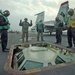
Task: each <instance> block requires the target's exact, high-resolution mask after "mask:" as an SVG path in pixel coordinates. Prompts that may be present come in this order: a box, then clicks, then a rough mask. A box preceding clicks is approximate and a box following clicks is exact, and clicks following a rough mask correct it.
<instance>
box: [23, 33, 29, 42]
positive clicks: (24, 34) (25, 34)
mask: <svg viewBox="0 0 75 75" xmlns="http://www.w3.org/2000/svg"><path fill="white" fill-rule="evenodd" d="M25 37H26V42H28V32H22V42H23V43H24V38H25Z"/></svg>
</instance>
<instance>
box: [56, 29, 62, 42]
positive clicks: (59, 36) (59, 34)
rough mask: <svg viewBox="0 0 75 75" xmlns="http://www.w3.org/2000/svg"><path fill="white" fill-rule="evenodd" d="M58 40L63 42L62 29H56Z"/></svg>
mask: <svg viewBox="0 0 75 75" xmlns="http://www.w3.org/2000/svg"><path fill="white" fill-rule="evenodd" d="M56 42H57V43H61V42H62V30H61V29H56Z"/></svg>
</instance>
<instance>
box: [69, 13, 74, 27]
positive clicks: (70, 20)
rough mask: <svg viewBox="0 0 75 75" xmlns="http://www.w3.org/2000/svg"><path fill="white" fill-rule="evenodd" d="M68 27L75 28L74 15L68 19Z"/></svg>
mask: <svg viewBox="0 0 75 75" xmlns="http://www.w3.org/2000/svg"><path fill="white" fill-rule="evenodd" d="M68 27H72V28H75V14H74V15H73V16H71V17H69V19H68Z"/></svg>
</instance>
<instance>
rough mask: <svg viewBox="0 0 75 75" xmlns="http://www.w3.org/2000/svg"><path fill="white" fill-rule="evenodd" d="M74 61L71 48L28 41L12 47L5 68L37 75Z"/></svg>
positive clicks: (18, 72)
mask: <svg viewBox="0 0 75 75" xmlns="http://www.w3.org/2000/svg"><path fill="white" fill-rule="evenodd" d="M74 63H75V52H74V51H72V50H70V49H67V48H63V47H61V46H59V45H55V44H49V43H32V44H29V43H27V44H18V45H13V46H12V47H11V49H10V52H9V55H8V59H7V62H6V64H5V66H4V69H5V70H6V71H7V72H9V73H11V74H13V75H26V74H30V75H36V74H34V73H40V72H43V71H45V70H53V69H56V68H59V67H63V68H64V67H65V66H69V65H72V64H74ZM37 75H42V74H37Z"/></svg>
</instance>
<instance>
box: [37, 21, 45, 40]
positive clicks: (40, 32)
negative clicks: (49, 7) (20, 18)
mask: <svg viewBox="0 0 75 75" xmlns="http://www.w3.org/2000/svg"><path fill="white" fill-rule="evenodd" d="M36 30H37V41H39V37H40V35H41V41H44V40H43V32H44V24H43V22H42V20H40V21H39V22H38V23H37V24H36Z"/></svg>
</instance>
